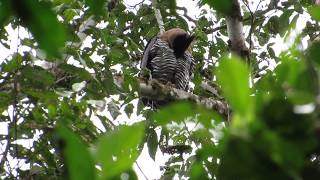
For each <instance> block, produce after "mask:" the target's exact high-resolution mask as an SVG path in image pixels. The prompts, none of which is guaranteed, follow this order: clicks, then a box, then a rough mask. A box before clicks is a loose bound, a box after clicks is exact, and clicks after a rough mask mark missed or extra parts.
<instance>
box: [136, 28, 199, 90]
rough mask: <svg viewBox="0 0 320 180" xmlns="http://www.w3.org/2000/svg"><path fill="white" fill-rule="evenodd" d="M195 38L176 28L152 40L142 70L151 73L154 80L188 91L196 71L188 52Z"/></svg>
mask: <svg viewBox="0 0 320 180" xmlns="http://www.w3.org/2000/svg"><path fill="white" fill-rule="evenodd" d="M193 38H194V36H190V35H189V34H187V33H186V32H185V31H184V30H182V29H179V28H174V29H171V30H168V31H166V32H165V33H163V34H162V35H160V36H156V37H154V38H153V39H151V40H150V41H149V42H148V44H147V46H146V48H145V52H144V56H143V59H142V61H141V69H144V68H147V69H149V70H150V71H151V77H152V79H156V80H158V81H159V82H161V83H163V84H167V83H168V82H169V83H171V84H173V85H175V88H177V89H181V90H185V91H187V90H188V89H189V86H188V85H189V81H190V77H191V75H192V73H193V70H194V65H195V62H194V59H193V57H192V55H191V52H190V51H189V50H188V48H189V46H190V43H191V42H192V40H193Z"/></svg>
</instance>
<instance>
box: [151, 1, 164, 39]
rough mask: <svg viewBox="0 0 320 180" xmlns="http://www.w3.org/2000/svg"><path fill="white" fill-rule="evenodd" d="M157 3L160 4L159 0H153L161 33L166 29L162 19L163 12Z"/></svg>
mask: <svg viewBox="0 0 320 180" xmlns="http://www.w3.org/2000/svg"><path fill="white" fill-rule="evenodd" d="M157 5H158V3H157V0H152V7H153V10H154V15H155V16H156V19H157V22H158V25H159V29H160V34H162V33H163V32H164V31H165V29H164V23H163V20H162V16H161V12H160V10H159V9H158V8H157Z"/></svg>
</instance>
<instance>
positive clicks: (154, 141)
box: [147, 129, 158, 161]
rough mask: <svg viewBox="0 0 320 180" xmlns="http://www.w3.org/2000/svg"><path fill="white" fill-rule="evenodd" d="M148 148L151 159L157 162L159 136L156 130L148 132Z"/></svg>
mask: <svg viewBox="0 0 320 180" xmlns="http://www.w3.org/2000/svg"><path fill="white" fill-rule="evenodd" d="M147 146H148V152H149V155H150V157H151V158H152V159H153V160H154V161H155V158H156V153H157V150H158V136H157V133H156V131H155V130H154V129H149V131H148V139H147Z"/></svg>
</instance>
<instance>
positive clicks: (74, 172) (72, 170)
mask: <svg viewBox="0 0 320 180" xmlns="http://www.w3.org/2000/svg"><path fill="white" fill-rule="evenodd" d="M56 131H57V135H58V137H59V138H61V139H62V142H63V146H64V147H62V148H63V152H64V153H63V155H64V158H65V160H66V163H67V167H68V174H69V178H70V179H71V180H82V179H83V180H87V179H96V176H95V167H94V162H93V159H92V157H91V155H90V153H89V151H88V147H87V146H85V145H84V144H83V142H81V139H80V138H79V137H78V136H77V135H76V134H75V133H73V132H72V131H71V130H70V129H68V128H66V127H64V126H62V125H59V126H58V127H57V129H56Z"/></svg>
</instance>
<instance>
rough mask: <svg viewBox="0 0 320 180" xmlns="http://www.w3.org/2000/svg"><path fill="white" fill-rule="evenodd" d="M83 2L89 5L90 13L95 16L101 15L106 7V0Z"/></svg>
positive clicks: (87, 0)
mask: <svg viewBox="0 0 320 180" xmlns="http://www.w3.org/2000/svg"><path fill="white" fill-rule="evenodd" d="M85 2H86V4H87V5H88V6H89V9H90V11H91V13H92V14H94V15H96V16H101V15H102V14H103V12H104V11H105V9H106V8H105V7H106V6H105V3H106V0H86V1H85Z"/></svg>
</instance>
